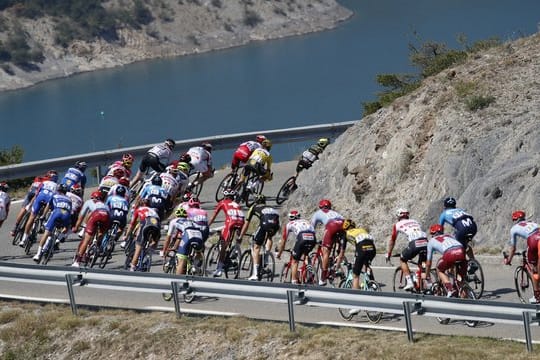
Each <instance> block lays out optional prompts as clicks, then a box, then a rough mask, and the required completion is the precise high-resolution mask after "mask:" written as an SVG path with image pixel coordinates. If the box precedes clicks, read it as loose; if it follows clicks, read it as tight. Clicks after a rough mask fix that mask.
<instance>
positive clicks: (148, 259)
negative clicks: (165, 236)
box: [139, 248, 152, 272]
mask: <svg viewBox="0 0 540 360" xmlns="http://www.w3.org/2000/svg"><path fill="white" fill-rule="evenodd" d="M143 251H144V255H143V256H142V258H141V263H140V264H139V269H140V270H141V271H142V272H150V268H151V267H152V250H151V249H150V248H146V249H143Z"/></svg>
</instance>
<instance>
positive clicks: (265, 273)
mask: <svg viewBox="0 0 540 360" xmlns="http://www.w3.org/2000/svg"><path fill="white" fill-rule="evenodd" d="M265 245H266V241H265V242H264V244H263V245H262V246H261V250H260V254H259V270H258V273H257V277H258V279H259V281H261V280H262V279H265V280H266V281H269V282H272V281H274V274H275V273H276V259H275V257H274V254H273V253H272V251H271V250H266V246H265ZM251 274H253V256H252V248H251V247H250V248H249V249H247V250H244V252H243V253H242V257H241V258H240V270H239V275H238V277H239V278H240V279H248V278H249V277H250V276H251Z"/></svg>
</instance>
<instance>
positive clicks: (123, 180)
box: [118, 176, 129, 187]
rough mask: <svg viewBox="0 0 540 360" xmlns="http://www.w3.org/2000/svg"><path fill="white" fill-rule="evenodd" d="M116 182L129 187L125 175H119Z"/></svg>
mask: <svg viewBox="0 0 540 360" xmlns="http://www.w3.org/2000/svg"><path fill="white" fill-rule="evenodd" d="M118 183H119V184H120V185H124V186H127V187H129V179H128V178H127V177H125V176H124V177H121V178H120V180H118Z"/></svg>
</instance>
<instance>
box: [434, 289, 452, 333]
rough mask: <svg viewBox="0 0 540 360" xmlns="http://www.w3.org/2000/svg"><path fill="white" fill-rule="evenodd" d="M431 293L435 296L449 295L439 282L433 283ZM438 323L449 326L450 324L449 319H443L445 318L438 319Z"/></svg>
mask: <svg viewBox="0 0 540 360" xmlns="http://www.w3.org/2000/svg"><path fill="white" fill-rule="evenodd" d="M431 292H432V293H433V296H444V297H446V295H447V294H448V291H447V290H446V288H445V287H444V286H442V285H441V284H440V283H439V282H435V283H433V285H431ZM437 321H438V322H439V324H442V325H447V324H448V323H449V322H450V319H449V318H443V317H437Z"/></svg>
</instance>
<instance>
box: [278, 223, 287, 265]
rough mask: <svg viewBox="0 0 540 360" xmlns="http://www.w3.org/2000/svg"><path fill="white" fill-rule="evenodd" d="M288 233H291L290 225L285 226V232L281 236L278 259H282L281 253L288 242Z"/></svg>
mask: <svg viewBox="0 0 540 360" xmlns="http://www.w3.org/2000/svg"><path fill="white" fill-rule="evenodd" d="M288 235H289V227H288V226H287V225H285V227H283V234H282V236H281V241H280V242H279V250H278V253H277V255H276V257H277V258H278V259H281V254H282V253H283V250H284V249H285V243H286V242H287V236H288Z"/></svg>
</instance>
